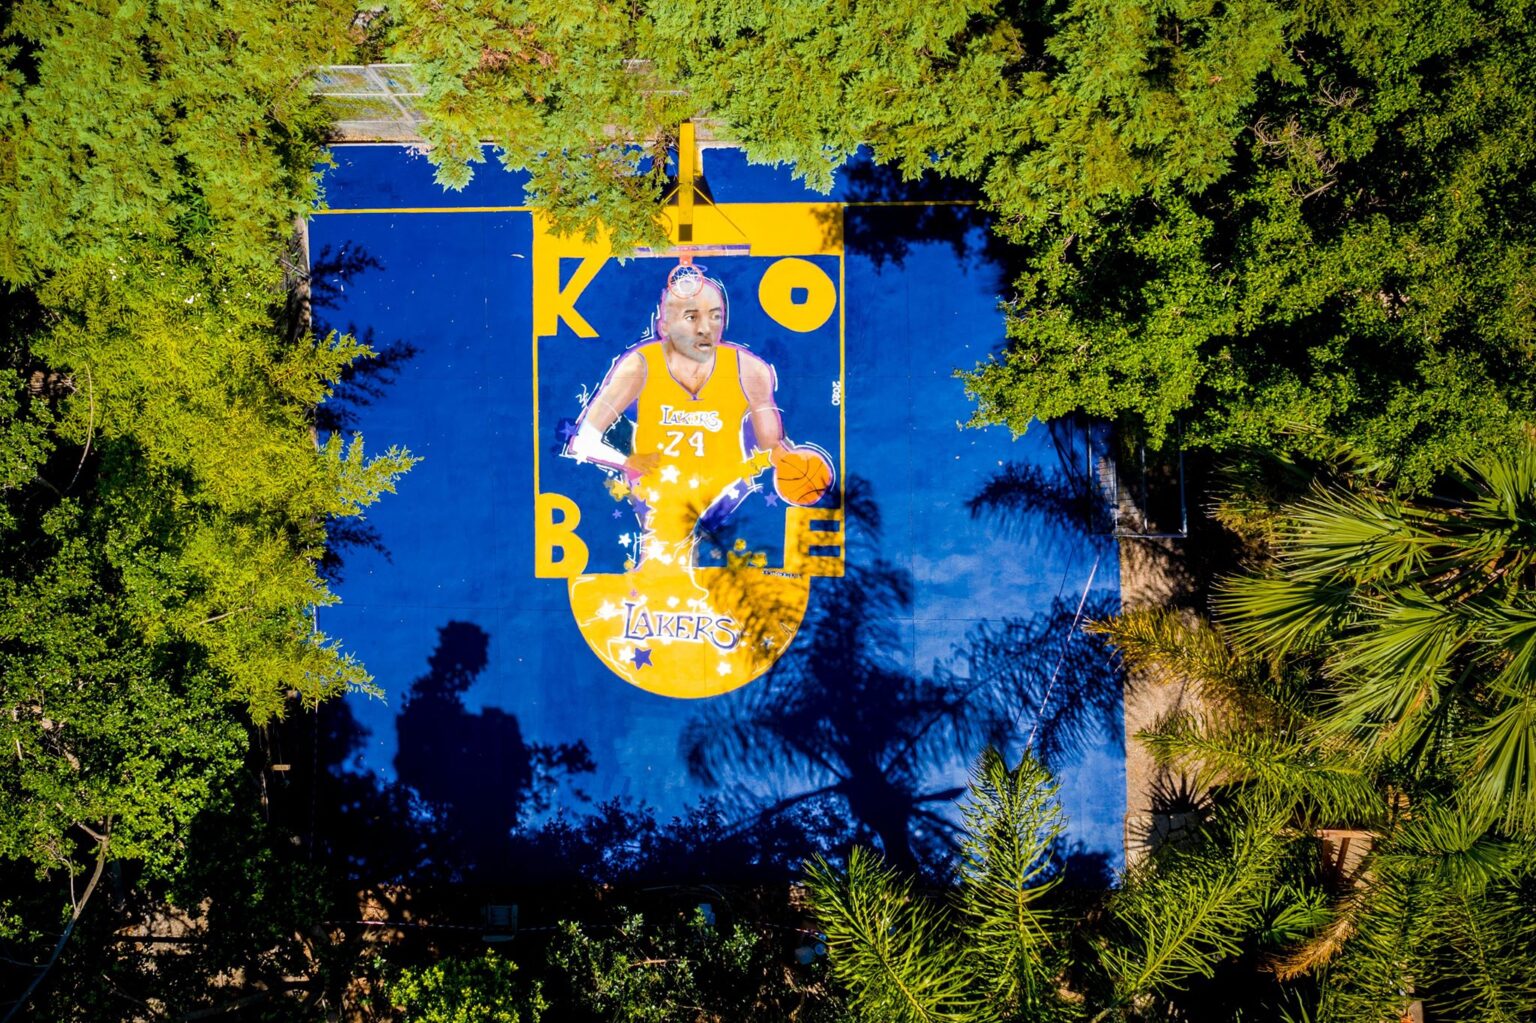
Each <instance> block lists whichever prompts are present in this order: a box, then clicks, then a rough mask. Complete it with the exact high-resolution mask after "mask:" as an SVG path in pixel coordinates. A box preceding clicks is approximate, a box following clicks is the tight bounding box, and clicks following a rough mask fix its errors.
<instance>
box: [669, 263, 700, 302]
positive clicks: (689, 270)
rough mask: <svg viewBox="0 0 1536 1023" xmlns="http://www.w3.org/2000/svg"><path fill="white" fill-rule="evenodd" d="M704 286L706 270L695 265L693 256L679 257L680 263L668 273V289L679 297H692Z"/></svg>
mask: <svg viewBox="0 0 1536 1023" xmlns="http://www.w3.org/2000/svg"><path fill="white" fill-rule="evenodd" d="M703 288H704V270H703V269H702V268H701V267H697V266H694V265H693V257H692V256H690V255H684V256H681V257H679V261H678V264H677V265H676V266H674V267H673V268H672V271H671V272H670V273H668V274H667V291H669V292H671V293H672V295H674V296H675V297H677V298H692V297H694V296H695V295H697V294H698V293H699V292H700V291H701V290H703Z"/></svg>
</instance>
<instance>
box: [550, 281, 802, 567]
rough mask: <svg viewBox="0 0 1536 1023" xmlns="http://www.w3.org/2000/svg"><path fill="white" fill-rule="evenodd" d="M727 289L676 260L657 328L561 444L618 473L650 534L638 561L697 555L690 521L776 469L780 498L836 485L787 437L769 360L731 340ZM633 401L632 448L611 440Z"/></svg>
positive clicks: (714, 513) (621, 361) (716, 511)
mask: <svg viewBox="0 0 1536 1023" xmlns="http://www.w3.org/2000/svg"><path fill="white" fill-rule="evenodd" d="M728 320H729V300H728V298H727V295H726V290H725V286H724V285H723V284H722V283H721V282H720V281H719V280H718V279H715V278H712V277H708V276H706V275H705V274H704V273H703V269H702V268H701V267H692V266H687V265H685V266H679V267H677V268H675V269H674V270H673V271H672V272H671V273H670V274H669V275H668V279H667V285H666V286H665V287H663V289H662V291H661V296H660V299H659V300H658V302H657V307H656V313H655V317H654V319H653V321H652V326H651V331H650V334H649V335H648V336H647V338H646V339H645V340H643V341H642V342H641V343H640V344H638V345H636V346H635V347H634V348H631V349H630V350H629V351H627V352H625V353H624V354H623V355H621V356H620V357H619V358H618V359H617V360H615V362H614V364H613V367H612V369H610V370H609V372H608V375H607V377H606V378H605V379H604V380H603V382H602V384H601V385H599V387H598V389H597V391H596V393H595V394H593V395H592V397H591V399H590V400H589V401H588V402H587V406H586V409H585V410H584V411H583V413H582V416H581V419H580V420H579V421H578V423H577V429H576V433H575V436H573V437H572V438H571V441H570V443H569V445H568V446H567V449H566V452H567V454H568V455H570V456H572V457H575V458H577V459H580V460H582V461H586V462H591V463H594V464H596V465H599V466H602V467H604V468H606V469H609V470H611V471H613V472H615V473H622V474H623V477H624V480H625V483H626V484H627V486H628V488H629V491H630V496H631V499H632V500H633V501H634V505H635V508H636V511H637V513H638V515H639V516H640V521H641V527H642V529H643V530H644V532H645V537H644V541H645V542H644V544H643V547H642V559H647V558H652V557H661V558H663V559H665V560H671V558H673V557H691V550H690V549H691V546H692V544H693V542H694V539H695V537H694V527H695V525H696V524H697V523H698V522H699V520H700V519H702V518H705V517H706V516H707V517H709V518H710V519H723V518H724V517H725V516H728V515H729V514H730V513H731V512H732V511H734V510H735V509H736V508H737V507H739V505H740V504H741V502H742V501H743V500H745V499H746V496H747V495H748V494H749V493H751V492H753V491H754V490H756V489H757V487H756V484H755V483H754V480H755V478H756V477H757V476H758V475H759V474H761V473H762V472H763V471H764V470H766V469H768V468H769V467H770V466H771V467H772V468H773V470H774V484H775V489H776V490H777V491H778V493H779V496H780V497H782V498H783V499H784V500H786V501H788V502H790V503H793V504H800V505H810V504H814V503H815V502H816V501H817V500H818V499H819V498H820V497H821V495H822V494H823V493H825V492H826V490H827V489H828V488H830V486H831V485H832V466H831V460H830V459H829V458H828V457H826V454H825V452H823V451H821V450H820V449H819V448H816V447H814V446H813V445H803V446H796V445H793V444H791V443H790V442H789V441H788V440H787V439H786V437H785V435H784V420H783V415H782V412H781V410H780V408H779V407H778V404H777V402H776V400H775V391H776V390H777V386H778V381H777V376H776V374H775V373H774V370H773V367H772V366H770V365H769V364H768V363H767V362H765V361H763V359H761V358H759V357H758V356H757V355H754V354H753V353H752V352H750V351H748V350H746V349H745V348H742V347H741V346H739V345H734V344H731V343H730V342H728V341H726V340H725V332H726V325H727V323H728ZM632 406H633V407H634V408H635V425H634V442H633V445H632V448H633V450H632V451H631V452H630V453H628V454H625V453H623V452H620V451H619V450H617V449H616V448H614V447H613V446H612V445H610V444H608V443H607V441H605V440H604V435H605V434H606V433H607V432H608V430H609V428H610V427H612V426H613V424H614V423H615V422H617V421H618V419H619V417H620V416H622V415H623V414H624V412H625V411H626V410H627V409H629V408H631V407H632Z"/></svg>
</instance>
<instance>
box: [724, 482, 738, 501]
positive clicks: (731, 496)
mask: <svg viewBox="0 0 1536 1023" xmlns="http://www.w3.org/2000/svg"><path fill="white" fill-rule="evenodd" d="M740 494H741V491H739V490H737V489H736V484H734V483H732V484H731V485H730V486H728V487H726V488H725V490H723V491H721V493H720V496H721V497H723V498H725V499H726V500H727V501H734V500H736V498H737V497H738V496H740Z"/></svg>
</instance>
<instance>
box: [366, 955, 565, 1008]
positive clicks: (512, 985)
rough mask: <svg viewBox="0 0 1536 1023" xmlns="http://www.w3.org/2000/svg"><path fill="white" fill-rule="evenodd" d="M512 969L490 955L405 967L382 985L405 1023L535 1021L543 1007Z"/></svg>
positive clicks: (507, 962) (505, 961) (512, 965)
mask: <svg viewBox="0 0 1536 1023" xmlns="http://www.w3.org/2000/svg"><path fill="white" fill-rule="evenodd" d="M516 974H517V965H516V964H515V963H513V962H512V961H511V960H510V959H504V958H502V957H501V956H499V955H497V954H496V953H495V952H492V951H487V952H486V953H485V954H484V955H483V956H481V957H480V958H478V959H468V958H466V959H445V960H443V961H442V962H439V963H434V964H433V965H431V966H421V967H406V968H405V969H403V970H401V971H400V972H399V973H398V974H397V975H396V976H395V977H394V978H393V979H392V980H391V981H389V982H388V984H387V985H386V988H387V995H388V998H389V1000H390V1002H391V1004H392V1005H393V1007H394V1008H395V1009H396V1010H398V1011H399V1012H400V1014H401V1015H400V1019H402V1020H405V1021H407V1023H538V1021H539V1020H540V1019H543V1014H544V1009H545V1008H546V1006H545V1004H544V1000H543V998H542V997H541V996H540V994H539V989H538V985H537V984H534V985H533V986H532V989H531V990H527V989H525V985H523V984H522V983H521V982H520V981H519V980H518V978H517V976H516Z"/></svg>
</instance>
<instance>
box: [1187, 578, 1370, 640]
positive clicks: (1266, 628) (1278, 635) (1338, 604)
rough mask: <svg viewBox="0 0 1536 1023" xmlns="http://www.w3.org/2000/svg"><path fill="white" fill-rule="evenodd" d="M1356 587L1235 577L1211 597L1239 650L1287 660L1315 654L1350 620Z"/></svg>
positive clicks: (1318, 581) (1304, 580) (1331, 582)
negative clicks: (1318, 648)
mask: <svg viewBox="0 0 1536 1023" xmlns="http://www.w3.org/2000/svg"><path fill="white" fill-rule="evenodd" d="M1354 592H1355V591H1354V587H1353V586H1352V585H1350V584H1348V583H1345V582H1339V581H1336V580H1330V579H1317V578H1311V579H1308V578H1302V577H1300V576H1297V575H1269V576H1239V577H1236V578H1232V579H1228V580H1227V581H1226V582H1224V583H1223V584H1222V585H1221V586H1220V587H1219V588H1218V589H1217V591H1216V594H1215V595H1214V596H1213V597H1212V598H1211V605H1212V607H1213V608H1215V610H1216V613H1217V617H1218V619H1219V620H1220V621H1221V622H1222V624H1223V625H1225V626H1226V628H1227V630H1228V632H1229V633H1230V634H1231V635H1232V638H1233V640H1235V641H1236V642H1237V644H1238V646H1239V647H1241V648H1243V649H1245V650H1248V651H1251V652H1252V653H1255V654H1259V655H1268V656H1277V657H1285V656H1290V655H1294V654H1304V653H1307V652H1309V651H1312V650H1315V649H1316V648H1317V647H1318V645H1319V644H1320V643H1321V642H1322V641H1323V640H1324V639H1325V638H1327V637H1329V636H1331V635H1335V634H1337V633H1338V632H1340V631H1342V629H1343V628H1344V627H1345V626H1347V625H1348V623H1349V622H1350V621H1351V620H1352V619H1353V618H1354V615H1355V613H1356V612H1355V609H1354V607H1353V597H1354Z"/></svg>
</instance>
